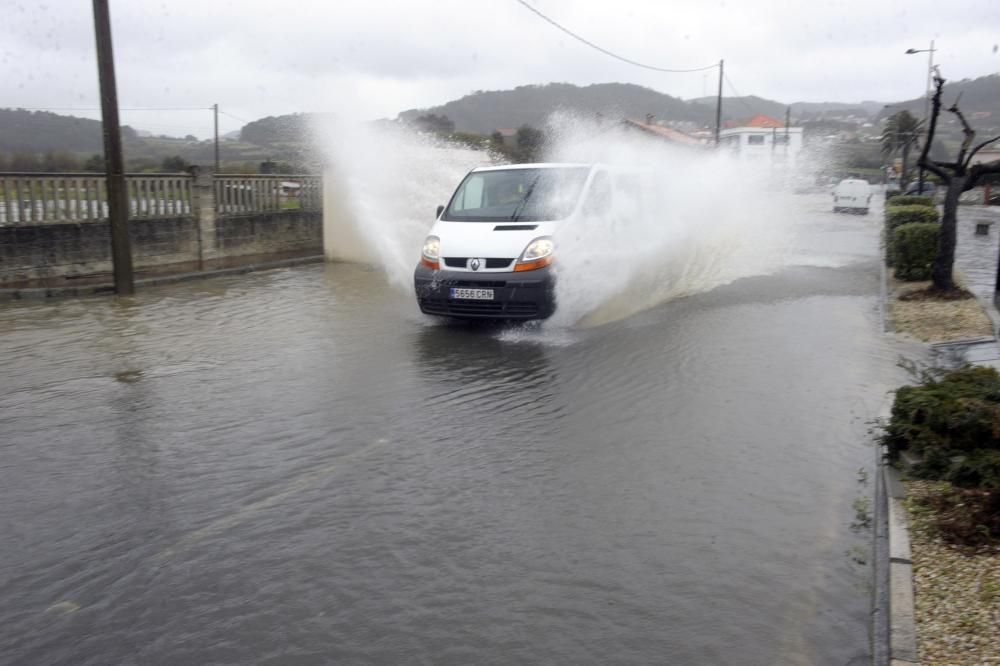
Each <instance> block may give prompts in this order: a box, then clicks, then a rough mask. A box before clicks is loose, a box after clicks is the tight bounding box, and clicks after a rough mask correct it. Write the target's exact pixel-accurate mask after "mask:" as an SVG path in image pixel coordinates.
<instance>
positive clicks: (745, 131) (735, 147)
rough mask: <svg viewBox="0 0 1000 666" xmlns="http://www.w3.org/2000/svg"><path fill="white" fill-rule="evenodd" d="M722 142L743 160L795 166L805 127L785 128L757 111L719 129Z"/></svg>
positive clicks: (724, 148)
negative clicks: (732, 124) (745, 118)
mask: <svg viewBox="0 0 1000 666" xmlns="http://www.w3.org/2000/svg"><path fill="white" fill-rule="evenodd" d="M719 143H720V147H721V148H722V149H723V150H729V151H731V152H732V154H733V155H734V156H736V157H738V159H739V160H740V161H745V162H753V163H758V164H760V165H761V166H768V167H784V166H787V167H794V166H796V162H797V161H798V157H799V153H800V152H801V151H802V128H801V127H785V123H783V122H782V121H780V120H777V119H776V118H771V117H770V116H765V115H764V114H758V115H756V116H754V117H753V118H751V119H750V120H747V121H743V122H740V123H738V124H735V125H734V126H730V127H727V128H726V129H724V130H722V131H720V132H719Z"/></svg>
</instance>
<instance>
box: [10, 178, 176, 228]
mask: <svg viewBox="0 0 1000 666" xmlns="http://www.w3.org/2000/svg"><path fill="white" fill-rule="evenodd" d="M191 183H192V178H191V176H190V175H188V174H127V175H126V176H125V191H126V193H127V196H128V201H129V218H131V219H143V218H152V217H177V216H181V215H190V214H191V210H192V208H191ZM107 200H108V192H107V186H106V183H105V176H104V174H97V173H45V174H39V173H0V224H25V223H35V224H43V223H67V222H69V223H79V222H94V221H97V220H102V219H106V218H107V216H108V203H107Z"/></svg>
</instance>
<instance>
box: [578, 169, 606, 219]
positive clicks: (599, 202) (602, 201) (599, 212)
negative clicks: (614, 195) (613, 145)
mask: <svg viewBox="0 0 1000 666" xmlns="http://www.w3.org/2000/svg"><path fill="white" fill-rule="evenodd" d="M610 211H611V179H610V178H609V177H608V174H607V172H605V171H598V172H597V173H596V174H594V180H592V181H591V183H590V190H589V191H588V192H587V201H586V202H584V204H583V213H584V215H587V216H593V217H599V216H603V215H607V214H608V213H609V212H610Z"/></svg>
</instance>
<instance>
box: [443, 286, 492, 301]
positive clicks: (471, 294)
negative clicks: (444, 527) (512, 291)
mask: <svg viewBox="0 0 1000 666" xmlns="http://www.w3.org/2000/svg"><path fill="white" fill-rule="evenodd" d="M451 297H452V298H465V299H468V300H470V301H492V300H493V290H492V289H460V288H458V287H452V288H451Z"/></svg>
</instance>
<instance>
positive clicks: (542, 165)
mask: <svg viewBox="0 0 1000 666" xmlns="http://www.w3.org/2000/svg"><path fill="white" fill-rule="evenodd" d="M592 166H594V165H593V164H584V163H577V162H537V163H533V164H501V165H499V166H488V167H476V168H475V169H473V171H507V170H509V169H559V168H566V167H587V168H590V167H592Z"/></svg>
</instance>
